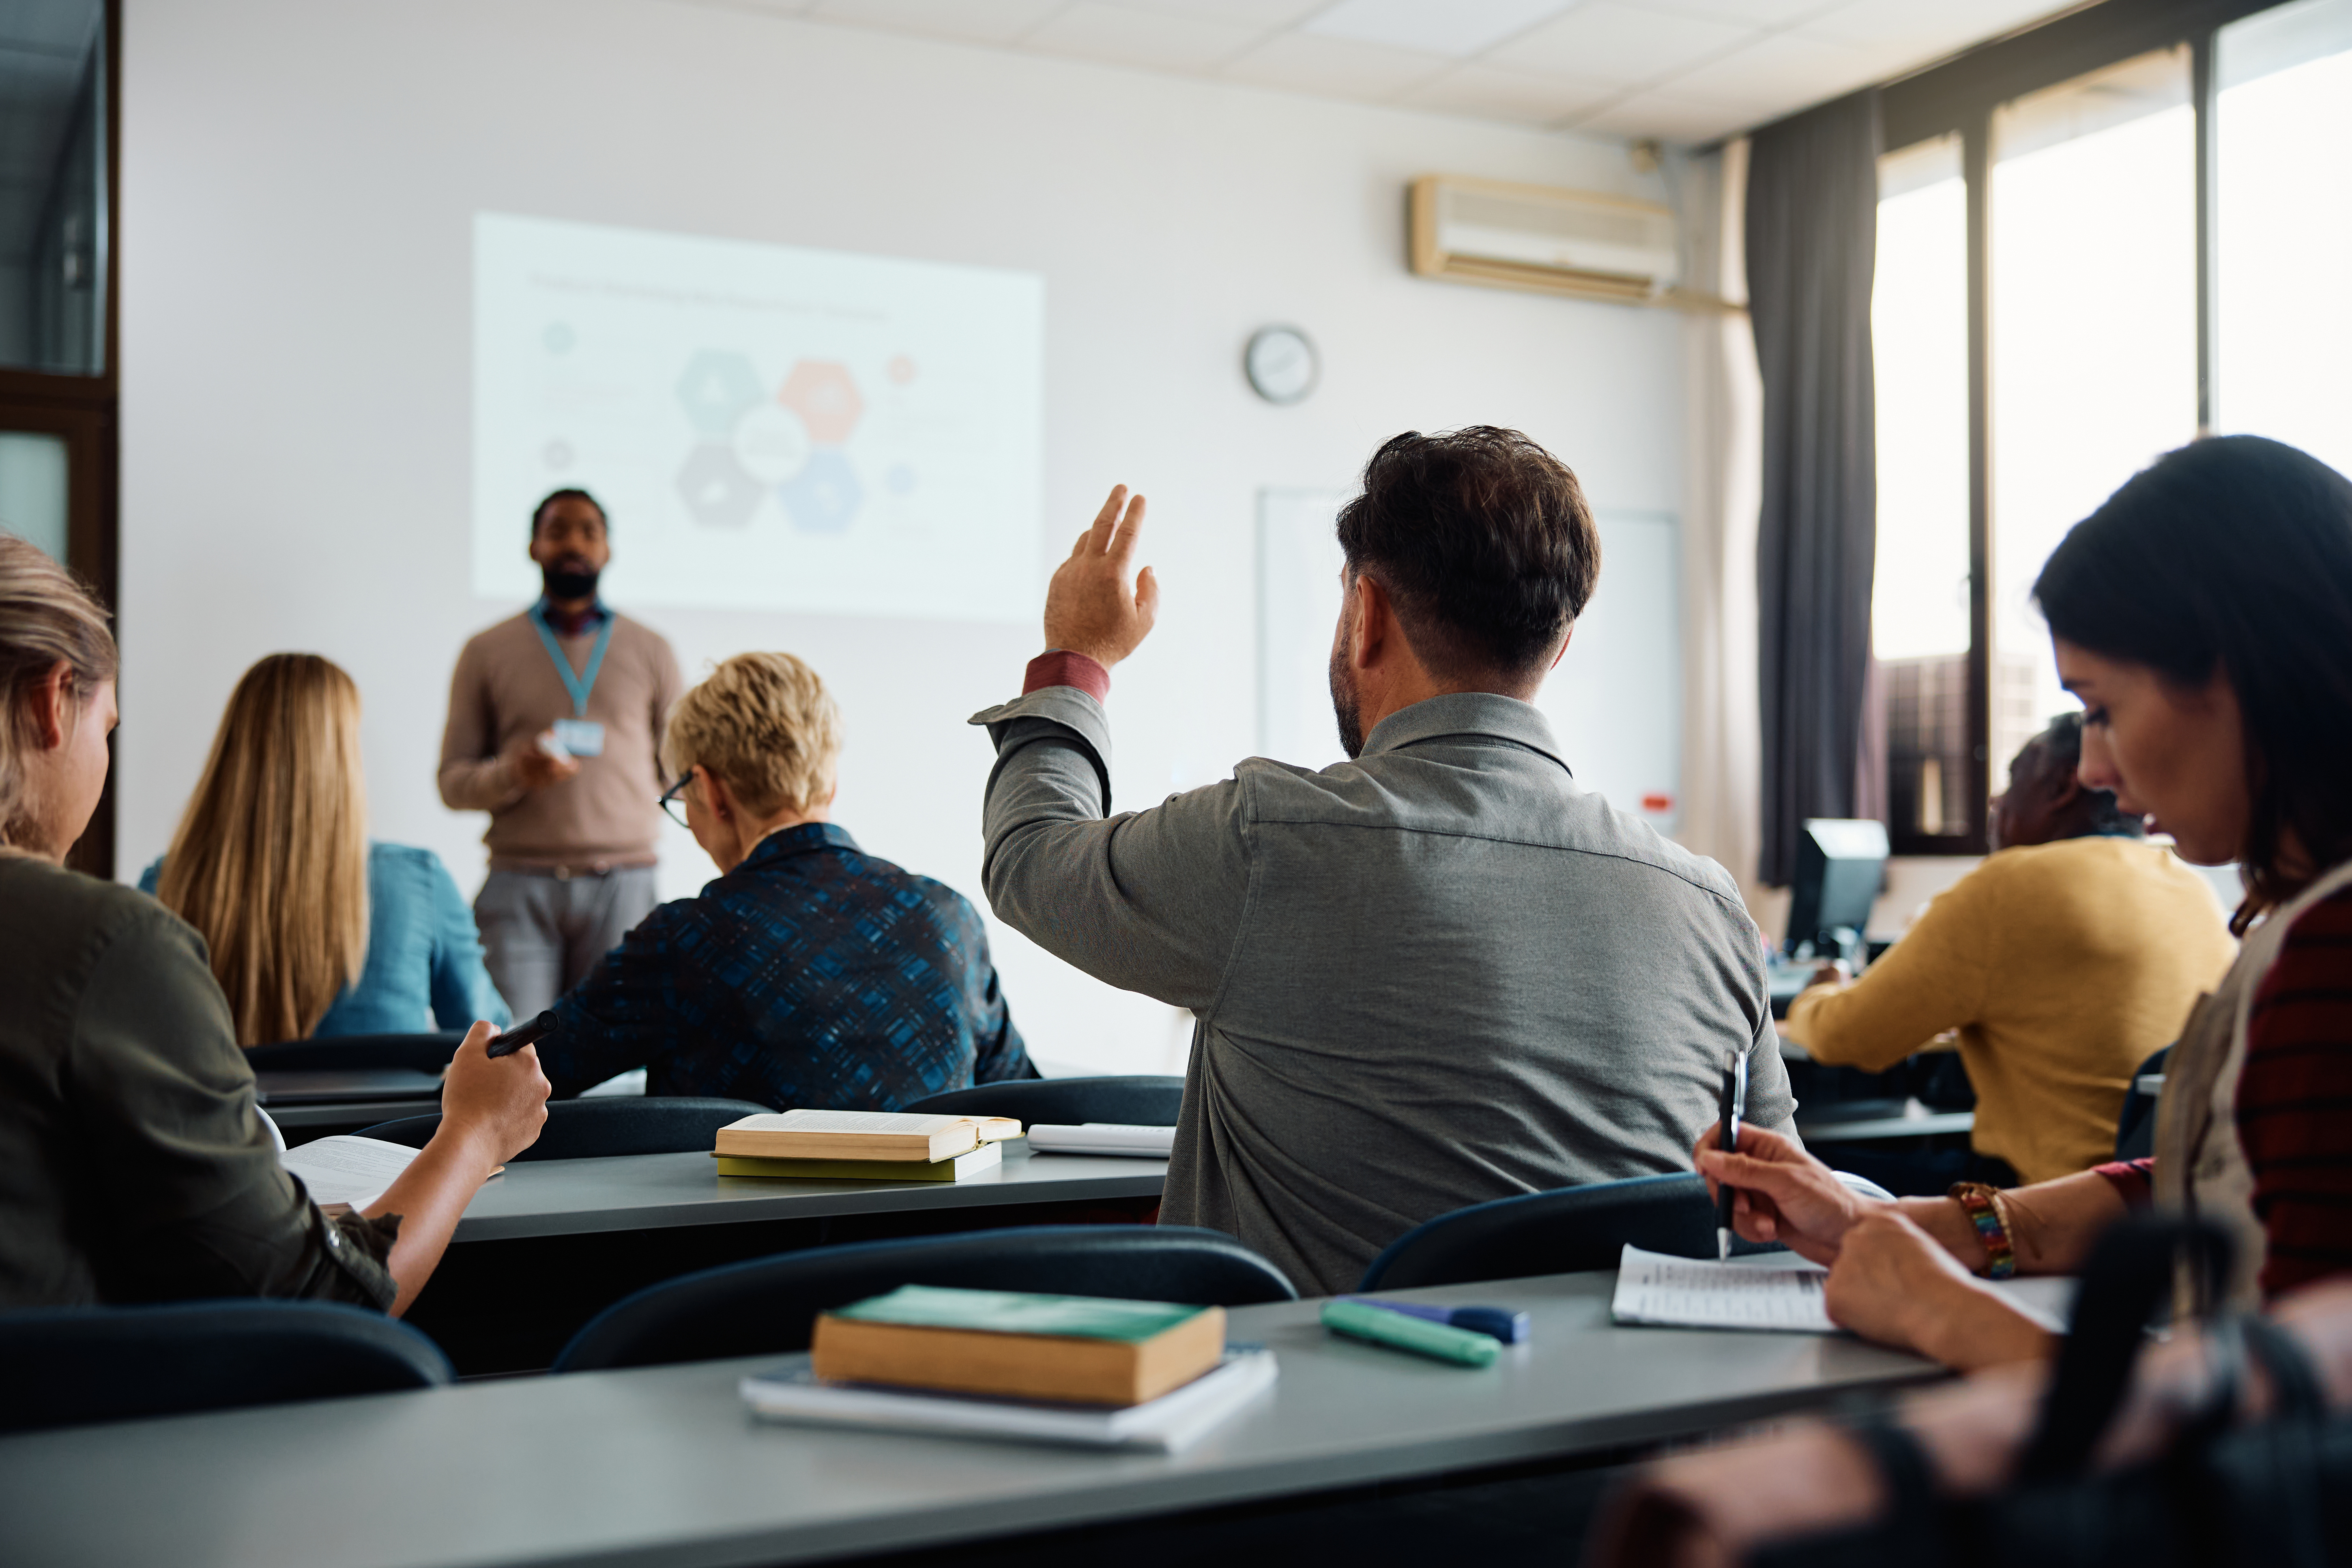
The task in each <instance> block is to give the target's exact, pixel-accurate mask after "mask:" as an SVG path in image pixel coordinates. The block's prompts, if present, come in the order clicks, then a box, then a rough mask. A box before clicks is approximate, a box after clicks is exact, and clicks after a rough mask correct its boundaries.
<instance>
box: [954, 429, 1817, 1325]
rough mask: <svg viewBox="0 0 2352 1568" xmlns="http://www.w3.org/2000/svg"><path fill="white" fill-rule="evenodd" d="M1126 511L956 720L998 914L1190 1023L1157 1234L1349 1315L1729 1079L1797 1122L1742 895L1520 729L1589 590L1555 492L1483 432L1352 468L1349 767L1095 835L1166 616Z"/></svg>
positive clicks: (1342, 660)
mask: <svg viewBox="0 0 2352 1568" xmlns="http://www.w3.org/2000/svg"><path fill="white" fill-rule="evenodd" d="M1143 515H1144V502H1143V498H1142V497H1140V496H1136V497H1133V498H1130V497H1129V494H1128V492H1127V490H1126V489H1125V487H1123V486H1122V487H1120V488H1119V489H1114V490H1112V491H1111V494H1110V499H1109V500H1108V501H1107V502H1106V503H1105V504H1104V506H1103V509H1102V511H1101V513H1100V515H1098V516H1097V518H1096V519H1095V521H1094V525H1093V527H1091V528H1090V529H1088V530H1087V531H1086V532H1085V533H1084V534H1082V535H1081V536H1080V537H1079V539H1078V541H1077V543H1076V547H1075V548H1074V549H1073V550H1072V551H1071V552H1070V556H1069V559H1067V560H1066V561H1065V562H1063V563H1062V564H1061V565H1060V567H1059V568H1058V569H1056V571H1055V574H1054V578H1053V583H1052V585H1051V586H1050V588H1049V589H1048V590H1047V593H1046V598H1045V642H1046V644H1047V645H1048V651H1047V652H1045V654H1043V655H1041V656H1040V657H1039V658H1036V659H1034V660H1033V661H1032V662H1031V664H1030V666H1029V668H1028V674H1027V679H1026V680H1025V681H1024V693H1023V695H1022V696H1021V697H1020V698H1019V699H1018V700H1014V701H1012V702H1008V703H1005V704H1003V705H1002V706H999V707H996V708H992V709H989V710H986V711H984V712H982V713H979V714H977V715H975V716H974V717H973V720H972V722H974V723H976V724H985V725H986V726H987V727H988V730H989V733H990V735H991V737H992V739H993V740H994V742H995V743H996V749H997V762H996V766H995V768H994V770H993V771H992V773H991V774H990V776H989V781H988V791H987V801H986V806H985V811H984V815H983V823H982V827H983V832H984V835H985V837H986V860H985V866H984V875H985V879H986V883H987V889H988V896H989V900H990V902H991V903H992V905H993V906H994V908H995V910H996V912H997V914H998V915H999V916H1000V917H1001V918H1003V920H1004V921H1007V922H1008V923H1009V924H1011V925H1012V926H1013V928H1014V929H1016V930H1018V931H1021V932H1023V933H1024V935H1026V936H1028V937H1029V938H1031V939H1032V940H1033V941H1034V942H1038V943H1040V944H1041V945H1043V946H1045V948H1047V949H1049V950H1051V951H1052V952H1055V953H1056V954H1058V955H1059V956H1061V957H1062V958H1064V959H1066V960H1067V961H1068V962H1070V963H1074V964H1076V966H1077V967H1078V968H1080V969H1083V970H1085V971H1086V972H1087V973H1089V974H1092V975H1095V976H1096V977H1097V978H1098V979H1101V980H1104V981H1106V982H1108V983H1109V984H1113V985H1118V986H1121V987H1123V988H1125V989H1128V990H1131V991H1139V992H1142V993H1144V994H1148V995H1150V996H1154V997H1157V998H1159V999H1160V1000H1161V1001H1164V1002H1169V1003H1172V1004H1174V1005H1178V1006H1182V1007H1189V1008H1191V1009H1192V1012H1193V1013H1194V1014H1195V1015H1196V1016H1197V1017H1198V1019H1199V1022H1198V1024H1197V1026H1196V1027H1195V1030H1194V1033H1193V1048H1192V1065H1191V1067H1190V1068H1189V1070H1188V1072H1187V1075H1186V1079H1185V1089H1184V1109H1183V1113H1182V1118H1181V1121H1180V1122H1179V1124H1178V1127H1177V1131H1176V1142H1175V1150H1174V1153H1173V1156H1172V1158H1171V1162H1170V1164H1169V1171H1168V1185H1167V1192H1166V1198H1165V1201H1164V1203H1163V1205H1162V1207H1161V1210H1160V1215H1161V1217H1162V1218H1163V1219H1164V1220H1166V1221H1168V1222H1169V1223H1171V1224H1181V1225H1205V1226H1213V1227H1215V1228H1217V1229H1220V1230H1223V1231H1228V1232H1230V1233H1232V1234H1233V1235H1234V1236H1237V1237H1240V1238H1241V1239H1242V1240H1243V1241H1244V1242H1245V1243H1247V1244H1248V1245H1249V1246H1251V1247H1255V1248H1256V1249H1257V1250H1258V1251H1259V1252H1261V1253H1263V1254H1265V1256H1266V1257H1267V1258H1272V1259H1273V1260H1274V1261H1275V1262H1276V1263H1277V1264H1279V1265H1280V1266H1281V1267H1282V1268H1284V1269H1285V1270H1286V1271H1287V1272H1288V1273H1289V1274H1290V1276H1291V1277H1292V1279H1295V1280H1296V1281H1297V1283H1298V1285H1299V1287H1300V1289H1304V1290H1307V1291H1310V1292H1313V1291H1338V1290H1346V1289H1352V1288H1353V1287H1354V1285H1355V1284H1356V1281H1357V1279H1358V1278H1359V1277H1360V1274H1361V1273H1362V1271H1363V1269H1364V1268H1365V1266H1366V1265H1367V1264H1369V1263H1370V1261H1371V1260H1372V1258H1374V1257H1376V1256H1377V1255H1378V1254H1379V1252H1380V1250H1381V1248H1382V1247H1385V1246H1387V1245H1388V1244H1389V1243H1390V1242H1391V1241H1393V1240H1395V1239H1396V1238H1397V1237H1399V1236H1400V1235H1402V1234H1403V1233H1404V1232H1405V1231H1406V1230H1409V1229H1411V1228H1412V1226H1415V1225H1418V1224H1420V1223H1421V1222H1423V1221H1424V1220H1428V1219H1433V1218H1435V1217H1436V1216H1437V1215H1442V1214H1445V1213H1447V1212H1449V1211H1451V1210H1454V1209H1457V1208H1461V1207H1463V1206H1465V1205H1470V1204H1475V1203H1480V1202H1484V1201H1486V1200H1487V1199H1491V1198H1501V1197H1508V1196H1511V1195H1513V1194H1520V1193H1531V1192H1540V1191H1543V1190H1545V1189H1547V1188H1552V1187H1561V1186H1569V1185H1572V1184H1580V1183H1587V1182H1602V1181H1611V1180H1614V1179H1617V1178H1619V1177H1625V1176H1639V1175H1649V1174H1654V1173H1664V1172H1673V1171H1685V1170H1687V1169H1689V1150H1690V1148H1691V1145H1692V1144H1693V1143H1694V1142H1696V1139H1697V1137H1698V1135H1699V1133H1700V1131H1702V1130H1703V1129H1704V1128H1706V1126H1707V1124H1708V1123H1709V1122H1711V1121H1713V1120H1714V1119H1715V1115H1716V1104H1717V1094H1718V1091H1719V1089H1720V1086H1721V1076H1722V1071H1723V1068H1724V1066H1725V1063H1726V1061H1727V1058H1729V1057H1730V1056H1731V1055H1733V1054H1734V1053H1738V1052H1744V1053H1746V1054H1747V1055H1748V1063H1749V1068H1748V1071H1749V1082H1750V1089H1749V1097H1748V1114H1749V1118H1750V1119H1751V1120H1752V1121H1754V1122H1755V1123H1756V1124H1758V1125H1759V1126H1762V1127H1766V1128H1769V1129H1773V1130H1775V1131H1784V1132H1785V1131H1790V1112H1791V1111H1792V1110H1793V1109H1794V1106H1793V1103H1792V1101H1791V1100H1790V1097H1789V1089H1788V1076H1787V1074H1786V1072H1785V1071H1784V1070H1783V1068H1781V1065H1780V1056H1779V1054H1778V1050H1777V1048H1776V1042H1775V1039H1774V1037H1773V1033H1772V1021H1771V1012H1770V1008H1769V1003H1768V1001H1767V998H1766V994H1765V988H1764V953H1763V943H1762V942H1761V940H1760V939H1759V936H1758V934H1757V931H1756V927H1755V925H1754V923H1753V922H1752V921H1750V920H1749V919H1748V912H1747V910H1746V909H1745V908H1744V907H1743V906H1742V904H1741V902H1740V899H1739V894H1738V889H1737V888H1736V887H1735V886H1734V884H1733V882H1732V880H1731V879H1730V878H1729V877H1728V876H1727V875H1726V874H1725V873H1724V871H1723V869H1722V868H1720V867H1718V866H1717V865H1715V864H1714V863H1713V862H1711V861H1708V860H1706V859H1702V858H1699V857H1697V856H1695V855H1692V854H1690V853H1689V852H1688V851H1686V850H1684V849H1682V848H1681V847H1678V846H1676V845H1675V844H1672V843H1669V842H1667V841H1666V840H1665V839H1664V838H1661V837H1659V836H1658V835H1657V834H1656V833H1655V832H1654V831H1653V830H1652V829H1651V828H1650V827H1649V826H1647V825H1646V824H1644V823H1643V822H1642V821H1641V820H1639V819H1638V818H1636V817H1634V816H1629V815H1627V814H1626V813H1623V812H1621V811H1618V810H1616V809H1614V808H1613V807H1612V806H1611V805H1609V804H1608V803H1607V802H1606V801H1604V800H1602V799H1601V797H1600V796H1599V795H1592V794H1590V793H1588V792H1586V791H1584V790H1582V789H1580V788H1579V787H1578V786H1577V784H1575V782H1574V781H1573V779H1572V778H1571V777H1570V773H1569V769H1568V766H1567V763H1565V762H1564V761H1563V760H1562V753H1561V748H1560V745H1559V742H1558V741H1557V740H1555V739H1554V738H1553V735H1552V732H1551V729H1550V726H1549V724H1547V723H1546V722H1545V721H1544V718H1543V715H1542V714H1541V713H1539V712H1538V711H1537V710H1536V709H1535V708H1534V707H1532V706H1531V705H1530V702H1529V700H1530V699H1532V698H1533V697H1534V696H1535V694H1536V692H1537V690H1538V688H1540V687H1541V685H1542V683H1543V680H1544V678H1545V676H1546V675H1547V674H1548V673H1549V671H1550V670H1551V668H1552V667H1553V666H1554V665H1555V664H1557V663H1558V662H1559V658H1560V657H1561V655H1562V654H1563V652H1565V650H1566V648H1567V647H1568V642H1569V637H1570V631H1571V629H1572V627H1573V626H1574V622H1575V618H1576V616H1578V615H1579V614H1580V612H1581V611H1582V610H1583V608H1584V605H1585V602H1586V600H1587V599H1588V598H1590V597H1591V593H1592V589H1593V584H1594V583H1595V581H1596V579H1597V578H1598V575H1599V573H1600V536H1599V533H1598V531H1596V529H1595V528H1594V526H1593V521H1592V515H1591V510H1589V509H1588V508H1587V506H1586V504H1585V501H1584V496H1583V493H1582V490H1581V489H1580V487H1579V486H1578V484H1577V481H1576V477H1575V476H1574V475H1573V474H1571V473H1570V471H1569V470H1568V469H1567V468H1565V467H1564V466H1562V465H1561V464H1560V463H1559V460H1558V459H1557V458H1553V457H1552V456H1551V455H1550V454H1549V452H1546V451H1545V450H1544V449H1543V448H1542V447H1538V445H1537V444H1536V443H1534V442H1533V441H1531V440H1529V439H1528V438H1527V437H1525V436H1522V435H1520V434H1518V433H1517V432H1516V431H1510V430H1501V429H1495V428H1492V427H1488V426H1477V427H1473V428H1470V429H1465V430H1459V431H1454V432H1452V433H1450V434H1444V435H1437V436H1423V435H1420V434H1417V433H1408V434H1406V435H1402V436H1399V437H1396V438H1395V439H1393V440H1391V441H1390V442H1388V443H1387V444H1386V445H1384V446H1383V447H1381V449H1380V450H1379V452H1378V453H1376V454H1375V455H1374V456H1373V458H1372V460H1371V462H1370V465H1368V466H1367V468H1365V471H1364V489H1363V494H1361V495H1360V496H1359V497H1357V498H1356V499H1355V500H1352V501H1350V502H1349V504H1348V506H1347V507H1346V508H1345V509H1344V510H1342V511H1341V512H1340V514H1339V543H1340V546H1341V548H1342V550H1343V552H1344V553H1345V555H1346V558H1347V565H1346V568H1345V570H1344V572H1343V574H1342V576H1341V585H1342V587H1343V589H1344V591H1345V598H1344V601H1343V604H1342V606H1341V609H1340V614H1339V625H1338V626H1337V628H1336V629H1335V632H1334V636H1333V639H1332V647H1331V699H1332V707H1333V710H1334V712H1335V716H1336V717H1337V719H1338V721H1339V735H1340V740H1341V742H1342V743H1343V744H1344V746H1345V747H1346V749H1347V752H1348V754H1349V757H1350V758H1351V759H1353V760H1352V761H1349V762H1346V763H1339V764H1337V765H1335V766H1333V767H1330V768H1327V769H1325V770H1324V771H1322V772H1321V773H1312V772H1309V771H1308V770H1307V769H1305V768H1300V767H1293V766H1290V765H1288V764H1286V763H1278V762H1272V761H1268V760H1266V759H1264V758H1251V759H1249V760H1247V761H1245V762H1244V763H1241V764H1240V765H1239V766H1237V767H1236V768H1235V769H1234V776H1233V777H1232V778H1231V779H1230V780H1227V781H1225V782H1223V783H1221V784H1212V785H1209V786H1207V787H1205V788H1202V789H1197V790H1192V791H1188V792H1187V793H1185V794H1182V795H1172V796H1171V797H1170V798H1169V799H1168V800H1166V801H1165V802H1163V803H1162V804H1161V805H1158V806H1156V807H1153V808H1151V809H1150V810H1146V811H1141V812H1132V813H1123V814H1121V815H1119V816H1109V815H1108V813H1109V810H1110V725H1109V721H1108V714H1107V711H1106V707H1105V704H1106V702H1107V700H1108V696H1109V692H1110V674H1109V672H1110V669H1111V668H1112V667H1114V666H1116V665H1117V664H1118V661H1119V660H1121V659H1122V658H1126V657H1127V656H1128V655H1129V654H1130V653H1132V652H1133V651H1134V650H1135V648H1136V647H1137V646H1138V645H1139V644H1140V643H1141V642H1142V641H1143V639H1144V637H1146V636H1147V635H1149V633H1150V630H1151V626H1152V623H1153V620H1154V619H1155V617H1156V616H1157V613H1158V609H1159V604H1160V591H1159V584H1158V583H1157V581H1156V580H1155V579H1154V577H1153V575H1152V573H1151V570H1150V567H1145V568H1143V569H1142V570H1141V571H1140V572H1137V571H1136V570H1135V559H1136V551H1137V544H1138V542H1139V538H1140V535H1141V529H1142V523H1143Z"/></svg>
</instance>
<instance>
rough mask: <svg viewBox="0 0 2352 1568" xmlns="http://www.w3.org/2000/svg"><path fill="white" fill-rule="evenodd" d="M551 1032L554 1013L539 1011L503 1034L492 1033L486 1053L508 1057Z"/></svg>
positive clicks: (553, 1026) (553, 1025)
mask: <svg viewBox="0 0 2352 1568" xmlns="http://www.w3.org/2000/svg"><path fill="white" fill-rule="evenodd" d="M553 1033H555V1015H554V1014H553V1013H552V1012H548V1013H541V1015H540V1016H538V1017H536V1018H533V1019H532V1020H531V1021H530V1023H528V1024H517V1025H516V1026H514V1027H513V1028H511V1029H509V1030H508V1031H507V1032H506V1033H505V1034H503V1035H492V1036H491V1037H490V1048H489V1053H488V1054H489V1055H491V1056H494V1057H510V1056H512V1055H514V1054H515V1053H516V1052H517V1051H519V1050H520V1049H522V1048H523V1047H525V1046H528V1045H530V1044H531V1043H532V1042H534V1041H537V1040H543V1039H545V1038H546V1037H548V1036H550V1035H551V1034H553Z"/></svg>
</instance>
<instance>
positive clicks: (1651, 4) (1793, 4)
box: [1632, 0, 1916, 27]
mask: <svg viewBox="0 0 2352 1568" xmlns="http://www.w3.org/2000/svg"><path fill="white" fill-rule="evenodd" d="M1632 3H1633V4H1634V5H1640V6H1641V7H1642V8H1643V10H1645V11H1670V12H1673V13H1675V14H1676V15H1679V16H1705V17H1707V18H1709V19H1710V20H1712V21H1717V22H1736V23H1738V24H1739V25H1740V26H1747V27H1788V26H1795V25H1796V24H1797V23H1799V22H1802V21H1804V20H1806V19H1807V18H1808V17H1812V16H1820V15H1821V14H1822V12H1824V11H1832V10H1835V9H1836V8H1837V7H1838V6H1839V5H1841V4H1843V0H1632ZM1915 3H1916V0H1915Z"/></svg>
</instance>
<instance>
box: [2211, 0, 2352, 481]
mask: <svg viewBox="0 0 2352 1568" xmlns="http://www.w3.org/2000/svg"><path fill="white" fill-rule="evenodd" d="M2218 55H2219V60H2218V71H2217V73H2216V74H2217V76H2218V78H2219V83H2218V85H2219V87H2220V89H2221V91H2220V94H2219V99H2218V102H2217V106H2216V107H2217V120H2218V121H2219V134H2218V140H2219V143H2220V157H2219V160H2218V162H2219V170H2218V174H2217V178H2216V180H2215V186H2216V189H2215V197H2216V201H2215V205H2216V208H2217V216H2218V218H2219V220H2220V221H2219V223H2218V224H2217V226H2216V227H2217V231H2218V232H2217V239H2218V241H2219V258H2218V265H2217V268H2216V269H2217V271H2218V272H2219V274H2220V276H2219V279H2218V282H2219V285H2220V287H2219V289H2218V305H2217V310H2216V313H2217V315H2218V317H2219V322H2218V325H2219V329H2220V331H2219V334H2218V335H2219V339H2220V342H2219V348H2218V355H2217V357H2218V359H2219V362H2220V363H2219V364H2218V366H2217V367H2216V368H2217V372H2218V374H2217V375H2216V376H2215V383H2216V384H2215V393H2216V398H2215V404H2216V406H2215V413H2216V415H2217V417H2216V419H2215V421H2214V423H2215V425H2216V426H2218V427H2219V428H2221V429H2224V430H2231V431H2241V432H2248V433H2251V434H2254V435H2260V436H2270V437H2275V438H2277V439H2279V440H2281V441H2285V442H2289V443H2291V444H2292V445H2294V446H2297V447H2302V448H2303V449H2304V450H2305V451H2307V452H2309V453H2311V454H2312V456H2314V457H2315V458H2320V459H2321V460H2323V461H2325V462H2327V463H2332V464H2334V465H2335V466H2336V468H2338V469H2339V470H2342V471H2345V472H2347V473H2352V377H2347V374H2345V366H2346V365H2347V364H2352V296H2347V293H2346V292H2345V289H2344V280H2345V279H2347V278H2352V185H2347V174H2346V171H2347V168H2352V0H2320V3H2317V4H2311V3H2305V4H2303V5H2283V6H2281V7H2279V8H2278V9H2277V10H2275V11H2267V12H2264V13H2263V14H2262V15H2261V16H2252V17H2249V18H2248V19H2247V20H2245V21H2242V22H2239V23H2237V24H2235V25H2234V26H2228V27H2224V28H2222V29H2221V37H2220V40H2219V48H2218Z"/></svg>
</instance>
